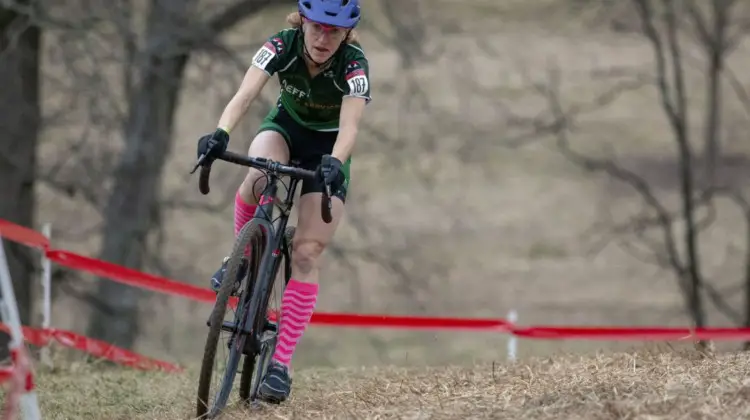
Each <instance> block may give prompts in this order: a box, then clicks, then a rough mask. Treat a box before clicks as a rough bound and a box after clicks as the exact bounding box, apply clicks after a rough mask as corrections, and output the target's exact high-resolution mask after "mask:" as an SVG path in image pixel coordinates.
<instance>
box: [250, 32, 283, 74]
mask: <svg viewBox="0 0 750 420" xmlns="http://www.w3.org/2000/svg"><path fill="white" fill-rule="evenodd" d="M284 35H285V34H284V32H279V33H276V34H274V35H271V36H270V37H268V38H267V39H266V42H265V43H264V44H263V45H261V47H260V48H259V49H258V51H257V52H256V53H255V55H254V56H253V60H252V65H253V66H255V67H257V68H259V69H261V70H263V71H264V72H266V74H268V75H269V76H273V75H274V73H276V72H277V71H278V70H279V69H281V68H283V63H284V61H285V60H286V58H287V56H288V54H287V51H288V50H289V49H291V48H290V47H291V46H290V45H288V44H290V42H289V41H288V40H287V39H285V38H288V37H285V36H284Z"/></svg>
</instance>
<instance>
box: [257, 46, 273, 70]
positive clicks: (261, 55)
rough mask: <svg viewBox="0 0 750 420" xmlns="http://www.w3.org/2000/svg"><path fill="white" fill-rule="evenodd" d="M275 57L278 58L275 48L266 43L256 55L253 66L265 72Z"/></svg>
mask: <svg viewBox="0 0 750 420" xmlns="http://www.w3.org/2000/svg"><path fill="white" fill-rule="evenodd" d="M274 57H276V52H275V51H274V47H273V46H272V45H271V44H270V43H266V44H264V45H263V46H262V47H260V49H259V50H258V52H257V53H255V56H254V57H253V64H254V65H255V66H256V67H258V68H260V69H261V70H265V69H266V66H267V65H268V63H270V62H271V60H272V59H273V58H274Z"/></svg>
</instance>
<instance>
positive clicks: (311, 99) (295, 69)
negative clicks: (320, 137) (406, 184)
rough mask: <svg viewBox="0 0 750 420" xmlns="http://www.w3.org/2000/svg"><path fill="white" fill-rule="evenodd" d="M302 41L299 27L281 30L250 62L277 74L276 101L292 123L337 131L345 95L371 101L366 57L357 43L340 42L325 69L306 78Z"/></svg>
mask: <svg viewBox="0 0 750 420" xmlns="http://www.w3.org/2000/svg"><path fill="white" fill-rule="evenodd" d="M303 43H304V41H303V35H302V32H301V31H300V30H299V28H289V29H284V30H282V31H280V32H278V33H276V34H274V35H271V36H270V37H268V39H267V40H266V42H265V43H264V44H263V45H262V46H261V47H260V48H259V49H258V52H257V53H256V54H255V56H254V57H253V60H252V65H253V66H255V67H258V68H259V69H261V70H263V71H265V72H266V74H268V75H269V76H273V75H274V74H278V76H279V83H280V84H281V92H280V94H279V98H278V100H279V102H280V103H281V105H282V106H283V107H284V109H286V110H287V112H289V114H290V115H291V116H292V118H294V120H295V121H296V122H298V123H299V124H300V125H302V126H304V127H306V128H309V129H311V130H315V131H337V130H338V126H339V113H340V111H341V101H342V99H343V98H344V97H345V96H355V97H360V98H364V99H365V100H366V101H367V102H368V103H369V102H370V100H371V98H370V80H369V66H368V63H367V57H365V53H364V51H363V50H362V47H361V46H360V45H359V44H358V43H356V42H354V43H347V44H344V45H342V46H341V48H339V49H338V51H336V53H335V54H334V55H333V57H332V61H331V63H330V65H329V66H328V67H327V68H326V70H324V71H323V72H321V73H320V74H318V75H316V76H315V77H310V73H309V72H308V70H307V66H306V65H305V62H304V59H303V57H304V45H303Z"/></svg>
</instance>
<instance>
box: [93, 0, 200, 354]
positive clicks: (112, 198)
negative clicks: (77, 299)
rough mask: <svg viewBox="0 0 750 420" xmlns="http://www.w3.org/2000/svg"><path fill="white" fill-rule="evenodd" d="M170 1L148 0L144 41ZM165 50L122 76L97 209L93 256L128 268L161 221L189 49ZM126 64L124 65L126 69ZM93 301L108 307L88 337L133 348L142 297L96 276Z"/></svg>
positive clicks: (153, 34)
mask: <svg viewBox="0 0 750 420" xmlns="http://www.w3.org/2000/svg"><path fill="white" fill-rule="evenodd" d="M171 5H172V4H171V3H169V2H161V1H158V0H155V1H154V2H153V3H152V10H151V12H150V14H149V21H148V28H147V39H148V41H147V42H145V44H144V45H147V46H150V45H157V44H158V43H159V41H160V40H163V39H164V38H167V37H169V36H170V33H171V32H173V31H175V23H174V21H173V20H170V19H171V18H173V17H174V16H175V15H174V14H173V13H172V11H171V10H170V7H169V6H171ZM165 50H169V48H165V49H162V48H159V49H152V51H151V52H150V53H149V54H148V55H147V56H146V57H143V58H141V59H140V61H136V63H137V67H135V69H134V70H135V71H132V72H131V73H130V74H132V75H134V76H133V77H140V80H136V81H132V80H130V81H128V86H130V87H132V89H131V90H130V91H129V92H128V99H129V109H128V116H127V119H126V121H125V122H124V129H123V131H124V136H125V144H126V147H125V149H124V150H123V152H122V156H121V158H120V161H119V163H118V165H117V168H116V169H115V173H114V183H113V188H112V191H111V193H110V195H109V198H108V200H107V204H106V207H105V211H104V227H103V233H104V239H103V244H102V250H101V253H100V258H101V259H103V260H105V261H109V262H112V263H115V264H120V265H123V266H126V267H130V268H136V269H138V268H140V267H142V266H143V261H144V257H145V254H146V252H147V249H146V247H147V244H146V240H147V237H148V235H149V233H150V232H151V231H152V229H154V228H155V227H156V225H158V223H159V222H158V221H159V219H160V215H159V212H160V210H161V209H160V205H159V203H160V201H159V200H160V198H161V197H160V196H161V194H160V186H161V179H162V170H163V168H164V165H165V163H166V160H167V157H168V155H169V152H170V150H171V145H172V131H173V120H174V114H175V109H176V107H177V98H178V95H179V91H180V87H181V85H182V78H183V74H184V72H185V66H186V64H187V61H188V58H189V57H188V52H187V50H186V49H183V50H184V52H183V53H181V54H179V53H178V54H173V55H170V56H169V57H164V56H163V54H165V53H164V51H165ZM129 70H130V69H129ZM97 294H98V297H99V300H100V301H101V302H102V303H103V304H104V305H105V306H106V307H107V308H108V309H109V311H108V312H106V313H100V314H98V315H97V316H93V317H92V318H91V322H90V324H89V326H88V330H89V331H88V332H89V334H90V335H91V336H93V337H96V338H99V339H102V340H105V341H107V342H109V343H113V344H116V345H119V346H122V347H126V348H128V347H132V345H133V344H134V343H135V341H136V339H137V337H138V332H139V314H138V308H139V304H140V303H142V301H143V299H144V298H145V297H146V295H144V293H143V292H142V291H141V290H139V289H138V288H135V287H131V286H125V285H121V284H119V283H115V282H112V281H110V280H108V279H104V278H103V279H99V286H98V292H97Z"/></svg>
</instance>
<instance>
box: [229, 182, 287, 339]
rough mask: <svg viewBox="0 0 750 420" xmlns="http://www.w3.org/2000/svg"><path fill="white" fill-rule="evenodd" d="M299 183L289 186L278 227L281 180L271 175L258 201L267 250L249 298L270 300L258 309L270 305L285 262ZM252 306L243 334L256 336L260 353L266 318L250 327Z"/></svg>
mask: <svg viewBox="0 0 750 420" xmlns="http://www.w3.org/2000/svg"><path fill="white" fill-rule="evenodd" d="M299 181H300V180H299V179H297V178H292V179H291V181H290V184H289V191H288V192H287V196H286V198H285V199H284V201H283V203H281V205H280V207H281V215H280V216H279V218H278V220H277V221H276V225H275V226H274V223H273V222H274V213H275V210H276V207H277V206H278V204H277V203H276V200H277V197H276V193H277V192H278V188H279V187H278V182H279V176H277V175H276V174H273V173H271V174H270V175H269V176H268V184H267V186H266V188H265V190H264V192H263V194H261V196H260V199H259V200H258V208H257V209H256V210H255V214H254V216H253V219H255V222H256V223H258V224H260V225H261V226H262V227H263V228H265V231H266V235H265V237H266V241H265V242H266V247H265V249H264V251H263V254H262V256H261V259H260V267H259V269H258V277H257V278H256V282H255V284H254V286H253V290H252V293H251V294H248V295H247V296H248V297H249V296H252V295H256V296H264V297H265V299H266V300H264V301H262V302H261V301H257V300H256V301H255V302H256V303H257V305H261V304H262V305H264V306H267V305H268V302H267V299H268V288H269V287H271V286H272V285H273V281H274V280H275V277H276V275H277V274H278V268H279V264H280V262H281V255H282V252H281V250H282V245H283V240H284V231H285V230H286V226H287V223H288V222H289V215H290V214H291V210H292V206H293V205H294V194H295V192H296V189H297V185H298V183H299ZM257 305H251V306H249V307H247V308H246V312H245V313H244V314H243V319H242V321H241V325H242V327H241V332H242V333H244V334H248V335H252V340H250V342H249V343H246V345H247V344H251V345H252V351H253V352H258V351H259V348H257V347H258V346H259V345H260V342H261V335H262V334H263V332H264V331H265V324H266V322H265V320H266V318H265V316H264V317H263V320H262V321H263V322H261V320H260V319H256V320H255V321H256V323H255V325H248V324H249V320H250V319H251V318H252V317H254V316H255V314H257V313H258V306H257Z"/></svg>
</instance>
